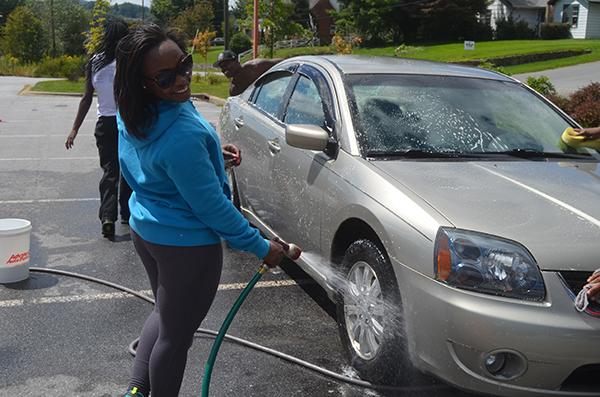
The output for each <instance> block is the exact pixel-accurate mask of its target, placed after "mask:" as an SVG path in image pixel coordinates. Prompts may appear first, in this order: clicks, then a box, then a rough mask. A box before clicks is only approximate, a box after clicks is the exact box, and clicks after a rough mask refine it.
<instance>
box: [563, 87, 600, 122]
mask: <svg viewBox="0 0 600 397" xmlns="http://www.w3.org/2000/svg"><path fill="white" fill-rule="evenodd" d="M567 112H568V113H569V115H570V116H571V117H573V118H574V119H575V120H577V122H578V123H579V124H581V125H582V126H584V127H598V126H600V83H592V84H590V85H588V86H585V87H583V88H581V89H580V90H578V91H576V92H574V93H573V94H572V95H571V96H570V97H569V105H568V110H567Z"/></svg>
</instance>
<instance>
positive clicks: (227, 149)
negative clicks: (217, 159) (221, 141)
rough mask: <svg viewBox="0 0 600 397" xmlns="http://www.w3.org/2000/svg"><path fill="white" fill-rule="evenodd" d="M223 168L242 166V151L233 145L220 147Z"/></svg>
mask: <svg viewBox="0 0 600 397" xmlns="http://www.w3.org/2000/svg"><path fill="white" fill-rule="evenodd" d="M221 149H222V151H223V159H224V160H225V168H230V167H237V166H239V165H240V164H242V151H241V150H240V149H239V148H238V147H237V146H235V145H233V144H231V143H228V144H226V145H223V146H222V147H221Z"/></svg>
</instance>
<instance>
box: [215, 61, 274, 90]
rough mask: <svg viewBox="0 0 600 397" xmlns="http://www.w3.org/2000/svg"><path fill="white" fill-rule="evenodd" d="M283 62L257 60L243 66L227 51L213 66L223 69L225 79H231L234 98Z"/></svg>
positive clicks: (230, 87) (230, 88) (230, 86)
mask: <svg viewBox="0 0 600 397" xmlns="http://www.w3.org/2000/svg"><path fill="white" fill-rule="evenodd" d="M281 61H282V59H261V58H257V59H253V60H251V61H248V62H245V63H244V64H243V65H241V64H240V62H239V61H238V57H237V55H236V54H235V53H234V52H233V51H229V50H226V51H223V52H222V53H220V54H219V56H218V57H217V62H215V63H214V65H213V66H215V67H219V68H221V71H222V72H223V74H224V75H225V77H227V78H228V79H231V84H230V85H229V95H231V96H234V95H239V94H241V93H242V92H244V90H245V89H246V88H248V86H250V84H252V83H253V82H254V81H255V80H256V79H257V78H258V77H260V75H261V74H263V73H264V72H266V71H267V70H269V69H271V68H272V67H273V66H275V65H276V64H277V63H279V62H281Z"/></svg>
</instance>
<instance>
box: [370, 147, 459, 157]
mask: <svg viewBox="0 0 600 397" xmlns="http://www.w3.org/2000/svg"><path fill="white" fill-rule="evenodd" d="M463 154H464V153H460V152H427V151H425V150H421V149H408V150H397V151H385V150H371V151H369V152H367V157H376V158H386V157H407V158H419V159H421V158H448V157H462V156H463Z"/></svg>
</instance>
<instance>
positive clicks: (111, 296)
mask: <svg viewBox="0 0 600 397" xmlns="http://www.w3.org/2000/svg"><path fill="white" fill-rule="evenodd" d="M307 282H310V281H308V280H307ZM303 283H304V282H303V281H300V284H303ZM246 285H247V283H233V284H220V285H219V288H218V290H219V291H232V290H242V289H244V288H245V287H246ZM293 285H298V283H297V282H296V281H294V280H274V281H259V282H258V283H257V284H256V285H255V286H254V288H277V287H289V286H293ZM137 292H138V293H140V294H144V295H147V296H148V297H152V291H150V290H141V291H137ZM126 298H134V296H132V295H130V294H127V293H125V292H108V293H101V294H84V295H61V296H47V297H43V298H33V299H28V300H24V299H11V300H0V308H8V307H20V306H26V305H27V306H29V305H43V304H49V303H72V302H94V301H102V300H116V299H126Z"/></svg>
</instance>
